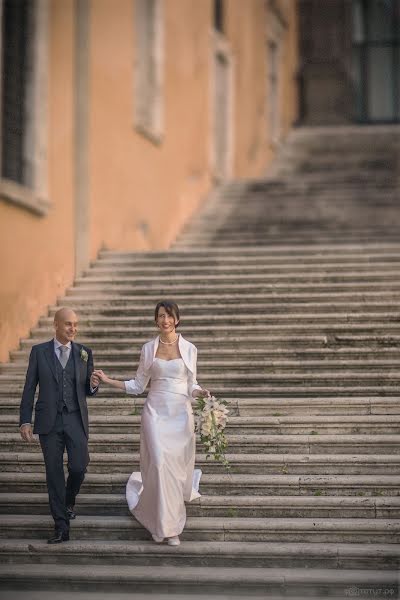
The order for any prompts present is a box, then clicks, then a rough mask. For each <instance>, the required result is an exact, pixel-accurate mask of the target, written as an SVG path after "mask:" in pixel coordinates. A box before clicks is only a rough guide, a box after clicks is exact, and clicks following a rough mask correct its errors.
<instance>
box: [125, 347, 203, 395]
mask: <svg viewBox="0 0 400 600" xmlns="http://www.w3.org/2000/svg"><path fill="white" fill-rule="evenodd" d="M159 343H160V336H157V337H156V338H154V340H151V341H150V342H147V343H146V344H144V345H143V346H142V351H141V353H140V361H139V366H138V370H137V372H136V376H135V379H130V380H129V381H125V390H126V393H127V394H135V395H138V394H142V393H143V392H144V390H145V389H146V386H147V384H148V383H149V379H150V375H151V366H152V364H153V361H154V358H155V356H156V353H157V349H158V345H159ZM178 345H179V352H180V354H181V357H182V358H183V362H184V363H185V365H186V367H187V369H188V372H189V376H188V396H190V397H191V396H192V392H193V390H200V389H201V387H200V386H199V384H198V383H197V379H196V377H197V348H196V346H195V345H194V344H192V343H191V342H188V340H185V338H184V337H182V336H181V335H179V340H178Z"/></svg>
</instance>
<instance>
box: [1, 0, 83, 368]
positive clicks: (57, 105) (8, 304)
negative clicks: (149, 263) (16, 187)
mask: <svg viewBox="0 0 400 600" xmlns="http://www.w3.org/2000/svg"><path fill="white" fill-rule="evenodd" d="M72 9H73V3H72V2H70V1H66V2H64V1H63V2H59V1H56V0H53V2H52V3H51V4H50V27H49V84H50V85H49V116H48V119H49V121H48V130H49V138H48V169H49V177H48V189H49V199H50V202H51V208H50V211H49V214H48V215H47V216H46V217H39V216H36V215H33V214H32V213H29V212H28V211H26V210H25V209H22V208H18V207H16V206H14V205H11V204H7V203H5V202H4V201H0V255H1V257H2V265H1V288H0V306H1V321H0V361H6V360H8V352H9V350H10V349H15V348H17V347H18V343H19V339H20V338H21V337H26V336H27V335H28V334H29V330H30V328H31V327H32V326H33V325H34V324H35V323H36V322H37V320H38V318H39V317H40V315H41V314H43V312H44V310H45V308H46V306H47V305H48V304H49V303H52V302H55V300H56V298H57V295H58V294H61V293H63V292H64V290H65V288H66V287H67V286H68V285H70V283H71V281H72V278H73V265H74V243H73V237H74V236H73V202H72V199H73V190H72V181H73V171H72V168H73V163H72V137H71V131H72V126H73V114H72V106H73V102H72V94H73V85H72V77H73V72H72V39H73V13H72Z"/></svg>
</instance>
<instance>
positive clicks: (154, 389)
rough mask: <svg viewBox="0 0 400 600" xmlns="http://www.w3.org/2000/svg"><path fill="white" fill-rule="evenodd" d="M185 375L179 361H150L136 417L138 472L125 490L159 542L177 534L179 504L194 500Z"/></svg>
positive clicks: (196, 473)
mask: <svg viewBox="0 0 400 600" xmlns="http://www.w3.org/2000/svg"><path fill="white" fill-rule="evenodd" d="M188 375H189V374H188V369H187V367H186V365H185V363H184V361H183V359H182V358H176V359H174V360H168V361H167V360H163V359H160V358H155V359H154V362H153V364H152V366H151V373H150V376H151V387H150V391H149V394H148V396H147V399H146V402H145V404H144V407H143V411H142V419H141V433H140V472H134V473H132V475H131V476H130V478H129V481H128V483H127V486H126V499H127V502H128V506H129V510H130V511H131V512H132V514H133V515H134V517H135V518H136V519H137V520H138V521H139V522H140V523H141V524H142V525H144V527H146V529H148V530H149V531H150V533H152V534H153V535H155V536H157V537H160V538H166V537H173V536H175V535H179V534H180V533H181V532H182V530H183V528H184V526H185V522H186V508H185V501H190V500H194V499H195V498H199V497H200V494H199V492H198V488H199V482H200V477H201V470H200V469H194V460H195V441H196V440H195V433H194V421H193V413H192V407H191V402H190V397H189V396H188V391H187V390H188Z"/></svg>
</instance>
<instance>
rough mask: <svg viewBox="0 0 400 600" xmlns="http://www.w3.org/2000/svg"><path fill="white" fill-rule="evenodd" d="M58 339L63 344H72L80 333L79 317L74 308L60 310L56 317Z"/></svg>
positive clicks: (55, 324)
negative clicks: (78, 332)
mask: <svg viewBox="0 0 400 600" xmlns="http://www.w3.org/2000/svg"><path fill="white" fill-rule="evenodd" d="M54 329H55V332H56V338H57V340H58V341H59V342H61V344H67V343H68V342H72V340H73V339H74V338H75V335H76V332H77V331H78V317H77V315H76V313H75V311H73V310H72V308H60V309H59V310H58V311H57V312H56V314H55V315H54Z"/></svg>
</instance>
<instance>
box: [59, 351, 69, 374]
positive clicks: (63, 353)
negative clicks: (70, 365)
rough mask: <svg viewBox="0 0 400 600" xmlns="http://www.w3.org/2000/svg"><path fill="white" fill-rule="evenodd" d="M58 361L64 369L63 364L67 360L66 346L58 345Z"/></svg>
mask: <svg viewBox="0 0 400 600" xmlns="http://www.w3.org/2000/svg"><path fill="white" fill-rule="evenodd" d="M59 348H60V363H61V366H62V368H63V369H65V365H66V364H67V362H68V347H67V346H60V347H59Z"/></svg>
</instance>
